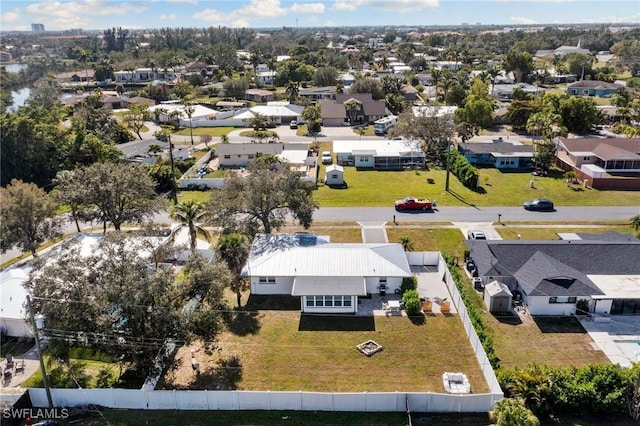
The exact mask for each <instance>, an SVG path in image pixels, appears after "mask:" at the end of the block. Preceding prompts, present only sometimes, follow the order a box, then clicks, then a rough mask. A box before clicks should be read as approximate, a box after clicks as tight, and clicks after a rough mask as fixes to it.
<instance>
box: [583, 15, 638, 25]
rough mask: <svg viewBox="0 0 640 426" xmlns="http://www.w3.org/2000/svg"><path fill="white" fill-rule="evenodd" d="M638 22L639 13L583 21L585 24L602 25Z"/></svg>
mask: <svg viewBox="0 0 640 426" xmlns="http://www.w3.org/2000/svg"><path fill="white" fill-rule="evenodd" d="M638 21H640V13H635V14H633V15H630V16H601V17H599V18H595V19H588V20H587V19H584V20H583V22H585V23H594V22H597V23H603V24H622V23H625V22H638Z"/></svg>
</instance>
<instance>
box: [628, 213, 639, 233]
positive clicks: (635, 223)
mask: <svg viewBox="0 0 640 426" xmlns="http://www.w3.org/2000/svg"><path fill="white" fill-rule="evenodd" d="M629 224H630V225H631V226H633V229H634V230H635V231H636V232H638V231H640V214H637V215H635V216H634V217H632V218H631V219H630V220H629Z"/></svg>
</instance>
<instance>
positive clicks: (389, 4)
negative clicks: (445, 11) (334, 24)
mask: <svg viewBox="0 0 640 426" xmlns="http://www.w3.org/2000/svg"><path fill="white" fill-rule="evenodd" d="M362 6H366V7H370V8H372V9H376V10H392V11H394V12H418V11H420V10H422V9H426V8H434V7H438V6H440V0H392V1H389V0H336V1H335V2H334V3H333V6H332V7H331V10H335V11H348V12H353V11H355V10H357V9H358V8H359V7H362Z"/></svg>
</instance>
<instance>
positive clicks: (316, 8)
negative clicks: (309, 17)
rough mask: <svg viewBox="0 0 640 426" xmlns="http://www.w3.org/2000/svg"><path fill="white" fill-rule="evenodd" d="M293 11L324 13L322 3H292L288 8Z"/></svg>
mask: <svg viewBox="0 0 640 426" xmlns="http://www.w3.org/2000/svg"><path fill="white" fill-rule="evenodd" d="M289 11H290V12H294V13H324V3H305V4H299V3H294V4H293V5H291V7H290V8H289Z"/></svg>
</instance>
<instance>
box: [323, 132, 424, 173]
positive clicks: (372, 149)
mask: <svg viewBox="0 0 640 426" xmlns="http://www.w3.org/2000/svg"><path fill="white" fill-rule="evenodd" d="M333 152H335V153H336V158H337V159H338V164H339V165H343V166H356V167H360V168H368V169H378V170H399V169H403V168H405V167H413V166H416V165H422V164H424V161H425V157H424V152H422V148H421V147H420V142H419V141H415V140H409V139H393V140H389V139H385V140H349V141H341V140H338V141H333Z"/></svg>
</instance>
